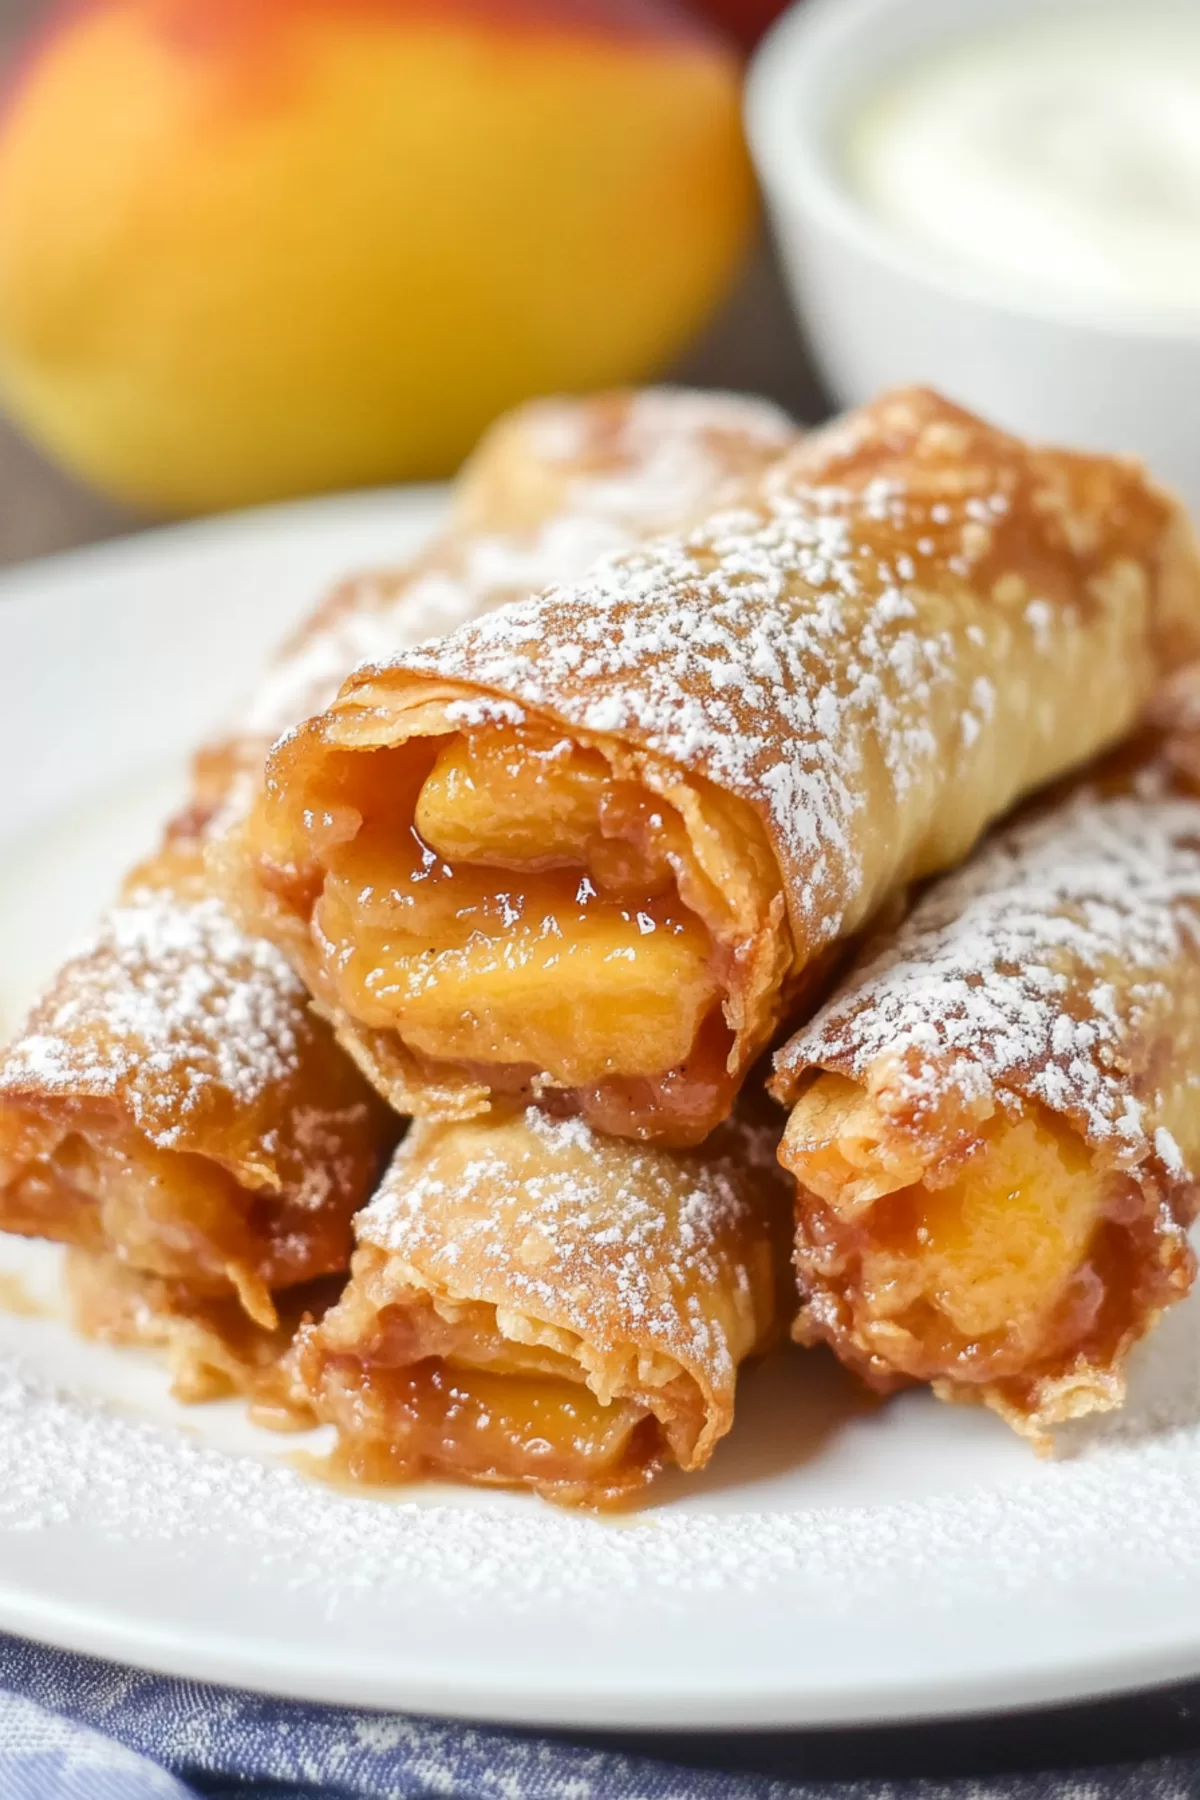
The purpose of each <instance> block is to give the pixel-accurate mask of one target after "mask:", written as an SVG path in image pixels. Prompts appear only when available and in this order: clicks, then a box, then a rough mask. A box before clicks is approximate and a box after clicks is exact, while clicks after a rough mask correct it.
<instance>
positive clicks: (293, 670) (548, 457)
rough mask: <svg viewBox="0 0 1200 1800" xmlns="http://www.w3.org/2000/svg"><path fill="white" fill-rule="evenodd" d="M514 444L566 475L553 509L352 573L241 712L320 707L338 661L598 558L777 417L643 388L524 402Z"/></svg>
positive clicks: (251, 727) (749, 459) (779, 436)
mask: <svg viewBox="0 0 1200 1800" xmlns="http://www.w3.org/2000/svg"><path fill="white" fill-rule="evenodd" d="M513 429H514V430H516V431H517V433H518V436H519V439H520V449H519V451H518V454H519V455H521V456H523V457H525V458H532V459H533V461H534V462H535V463H537V462H539V461H540V462H543V463H546V464H548V465H550V466H551V467H554V468H556V469H557V470H558V471H559V472H560V473H561V474H563V475H564V476H565V480H564V481H563V482H562V484H561V485H560V488H559V489H558V490H556V505H555V510H554V511H553V512H552V513H551V514H550V516H548V517H546V518H545V519H543V520H541V521H540V522H539V523H538V524H537V525H536V526H533V527H526V528H520V529H513V530H509V531H503V530H490V531H465V532H463V531H456V530H454V529H453V528H452V529H451V531H450V532H449V533H448V534H447V536H446V538H445V539H444V540H443V542H442V543H441V544H440V545H439V546H437V547H436V548H435V549H434V550H433V551H432V552H431V553H430V554H429V555H428V556H427V557H426V558H425V559H424V561H423V562H422V563H421V564H418V566H417V567H416V568H415V569H414V570H413V571H412V573H411V574H410V575H408V576H396V575H391V576H386V575H384V576H374V577H373V576H370V575H367V576H363V577H360V578H359V579H358V580H357V581H355V582H353V583H351V584H349V585H348V587H347V589H346V590H345V593H344V595H343V597H342V599H341V601H340V603H339V604H337V605H336V606H334V607H332V608H330V609H329V611H328V615H327V616H319V617H318V621H317V624H316V627H315V629H313V630H311V631H310V632H308V633H305V634H302V636H301V638H300V640H299V642H298V643H297V645H296V646H295V648H294V649H293V650H292V651H291V652H289V653H288V654H287V655H285V656H284V657H283V658H282V659H281V660H280V662H279V663H278V665H277V666H276V668H275V669H274V670H273V671H272V672H271V674H270V675H269V676H268V678H267V680H266V682H265V683H264V685H263V687H262V688H261V690H260V691H259V693H258V695H257V697H256V699H255V701H254V704H253V706H252V707H251V709H250V711H249V713H248V714H247V716H246V719H245V721H244V729H245V730H246V731H247V732H249V733H250V734H251V735H252V736H256V737H258V736H261V737H265V738H269V739H270V738H275V737H277V736H278V735H279V734H280V733H281V732H284V731H287V730H290V729H291V727H292V726H294V725H297V724H299V723H300V721H301V720H302V719H305V718H308V717H310V716H311V715H312V714H314V713H318V712H323V711H324V709H325V708H326V707H327V706H328V705H329V704H330V702H331V701H332V700H333V698H334V696H335V695H336V693H337V691H338V688H339V687H340V686H341V684H342V682H343V681H344V680H345V678H346V676H347V675H349V674H350V672H351V670H352V669H354V668H355V667H357V666H358V665H359V664H360V663H364V662H380V661H383V660H385V659H386V658H387V657H390V656H396V655H399V654H400V653H401V652H402V651H404V650H406V649H408V648H410V647H411V646H412V645H414V644H417V643H420V642H421V641H423V640H424V639H426V638H434V637H441V636H444V635H445V634H446V633H448V632H450V631H453V630H454V629H455V628H456V627H457V626H459V625H461V624H463V623H464V622H465V621H466V620H469V619H473V618H477V617H478V616H479V614H480V613H482V612H485V611H487V610H489V609H490V608H492V607H497V606H502V605H504V604H505V603H506V602H508V601H511V600H516V599H523V598H525V597H526V596H527V595H529V594H535V593H537V592H539V590H540V589H542V588H544V587H548V586H549V585H550V584H551V583H553V582H563V581H573V580H575V579H576V578H577V577H579V576H581V575H582V574H583V573H584V572H585V571H586V570H587V569H588V568H590V567H591V565H592V564H593V563H594V562H596V561H598V560H599V559H600V558H601V557H603V556H606V555H610V554H613V553H615V552H617V551H619V550H622V549H626V548H628V546H629V545H630V543H631V542H633V541H635V540H636V539H637V538H639V537H642V536H644V535H646V534H647V533H649V532H652V531H655V530H664V529H666V528H667V527H668V526H671V525H674V524H676V523H678V522H680V521H681V520H684V519H690V518H691V517H692V516H693V515H694V514H695V513H696V512H697V511H698V510H699V509H701V508H703V507H704V506H705V505H706V504H707V503H708V502H710V501H711V499H712V497H713V496H714V495H715V493H716V492H717V491H718V489H719V488H720V486H721V484H722V482H723V481H725V480H726V479H728V478H729V476H730V473H731V471H740V470H741V469H742V468H743V467H756V466H759V465H761V464H762V463H763V462H764V461H766V460H767V459H768V458H769V457H770V456H771V455H773V454H775V453H777V452H782V450H783V449H784V448H785V446H786V445H787V444H788V442H789V441H791V440H792V439H793V438H794V436H795V429H794V427H793V426H792V424H791V422H790V420H788V419H787V418H786V416H785V415H784V414H783V413H781V412H780V411H779V410H778V409H777V408H776V407H773V406H770V405H769V404H768V403H767V402H766V401H755V400H753V399H750V398H747V397H743V396H740V395H734V394H721V393H706V392H692V391H689V390H686V389H681V388H656V389H646V390H644V391H641V392H638V393H633V394H629V395H621V396H612V397H601V398H600V399H599V400H597V401H586V400H585V401H578V400H575V401H571V400H544V401H535V402H533V403H532V404H531V405H529V406H527V407H525V408H524V409H522V411H521V412H520V413H519V414H518V415H517V416H516V420H515V422H514V427H513Z"/></svg>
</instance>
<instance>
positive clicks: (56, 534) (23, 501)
mask: <svg viewBox="0 0 1200 1800" xmlns="http://www.w3.org/2000/svg"><path fill="white" fill-rule="evenodd" d="M50 3H51V0H0V79H2V78H3V71H4V68H5V66H7V65H8V64H9V63H10V61H11V59H12V56H13V54H14V52H15V49H16V46H17V44H18V43H19V41H20V38H21V36H22V34H23V33H24V32H26V31H27V30H28V29H29V27H30V25H31V24H36V22H37V20H38V19H39V18H40V17H44V16H45V15H46V13H47V12H48V10H49V7H50ZM667 373H669V374H670V375H672V376H673V377H675V378H677V379H680V380H685V381H694V382H696V383H698V384H700V385H704V386H714V387H731V388H747V389H750V390H753V391H755V392H757V393H763V394H769V395H770V396H771V397H772V398H773V399H776V400H778V401H780V403H781V404H783V405H785V406H787V407H788V408H789V409H790V410H791V411H793V412H794V413H795V414H796V415H797V417H800V418H813V417H816V416H818V415H819V413H820V411H821V410H822V403H821V401H820V399H819V396H818V394H817V391H816V388H815V386H814V383H813V379H812V376H811V374H810V372H809V370H808V367H807V365H806V362H805V359H804V354H803V350H802V348H801V345H800V342H799V339H798V336H797V333H796V329H795V326H794V324H793V322H792V319H791V316H790V314H789V311H788V305H787V300H786V298H785V296H784V292H783V288H782V284H781V282H780V279H779V275H778V271H777V269H776V267H775V262H774V258H773V256H772V255H771V252H770V250H769V248H768V247H767V246H766V245H765V243H764V244H763V245H762V247H761V248H760V250H759V252H758V254H757V255H756V256H755V257H754V259H753V261H752V262H751V265H750V267H749V268H748V269H747V270H746V273H745V275H744V277H743V279H742V280H741V281H740V283H739V284H738V287H737V289H736V291H735V293H734V294H733V296H732V297H731V299H730V301H729V303H728V305H727V306H726V307H725V308H724V309H723V311H722V313H721V315H720V317H719V318H718V319H716V320H715V321H714V323H713V325H712V326H711V327H710V329H709V330H708V331H707V333H706V334H705V336H704V338H703V340H702V341H701V342H700V343H699V344H697V345H696V346H695V348H694V349H693V350H692V352H691V353H690V354H689V355H688V356H687V357H686V358H685V359H684V360H683V362H682V363H681V364H679V366H678V367H677V368H675V369H673V370H670V371H667ZM148 523H153V521H151V520H147V519H145V518H143V517H139V516H138V515H137V514H135V513H131V512H129V511H127V510H125V509H124V508H122V507H118V506H114V505H113V504H111V503H110V502H109V501H106V500H103V499H101V498H100V496H99V495H97V494H93V493H91V492H89V491H88V490H87V489H86V488H84V487H82V486H81V485H80V484H79V483H78V482H76V481H73V480H72V479H71V478H70V477H69V476H67V475H64V474H62V473H61V472H60V471H59V470H57V469H55V468H53V467H52V466H51V465H50V464H49V463H48V462H47V461H46V460H45V459H44V458H43V457H42V456H40V455H39V453H38V452H37V451H36V450H35V449H34V448H33V447H32V445H30V444H29V443H28V441H27V440H26V439H24V438H23V437H22V436H21V434H20V433H19V432H18V431H17V430H16V429H15V428H14V427H13V426H12V425H11V424H9V422H8V421H7V420H6V419H4V418H2V417H0V564H5V563H14V562H20V561H22V560H24V559H25V558H26V557H30V556H41V555H44V554H46V553H47V552H49V551H53V550H65V549H68V548H70V547H72V546H73V545H76V544H87V543H91V542H93V541H94V540H95V539H98V538H104V537H112V536H115V535H116V534H117V533H119V532H123V531H136V530H137V529H138V528H139V527H140V526H142V525H144V524H148Z"/></svg>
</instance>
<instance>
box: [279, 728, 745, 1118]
mask: <svg viewBox="0 0 1200 1800" xmlns="http://www.w3.org/2000/svg"><path fill="white" fill-rule="evenodd" d="M420 749H423V750H424V751H425V752H426V753H427V756H428V761H427V764H426V770H425V772H424V776H423V779H422V780H421V782H420V786H419V789H418V790H417V791H416V792H415V794H414V791H413V782H412V761H413V751H414V750H420ZM406 754H407V761H406V762H403V763H397V762H395V761H393V760H392V759H394V758H396V757H397V756H401V757H403V756H405V755H406ZM351 761H352V762H354V763H357V764H358V770H357V771H356V772H355V775H354V778H353V780H352V782H351V784H350V790H349V792H348V793H347V795H346V799H347V800H348V801H349V802H350V803H351V805H352V808H353V810H352V812H351V811H349V809H348V808H342V809H341V810H340V811H334V812H333V813H331V814H330V815H328V816H329V818H330V820H331V827H332V828H331V831H330V837H331V838H332V839H333V840H334V841H331V842H328V843H327V844H326V845H325V847H324V848H323V849H322V859H323V862H324V866H325V879H324V884H323V889H322V892H321V894H320V897H319V899H318V901H317V903H316V907H315V909H314V913H313V921H312V929H313V935H314V939H315V942H316V943H317V945H318V947H319V950H320V953H321V956H322V961H323V965H324V968H325V971H326V974H327V977H328V978H329V980H330V982H331V983H332V986H333V990H334V997H335V998H336V1000H337V1002H338V1003H339V1004H340V1005H341V1006H342V1007H343V1008H344V1009H345V1011H346V1012H348V1013H349V1014H350V1015H351V1016H352V1017H353V1018H355V1019H356V1020H358V1021H359V1022H360V1023H362V1024H365V1025H368V1026H371V1027H373V1028H376V1029H379V1028H384V1029H395V1030H397V1031H399V1032H400V1034H401V1035H402V1037H403V1039H404V1042H405V1044H406V1045H407V1046H408V1047H409V1048H410V1050H413V1051H415V1052H416V1053H417V1054H418V1055H419V1056H421V1057H422V1058H426V1059H430V1060H432V1061H433V1062H435V1063H449V1064H454V1065H457V1066H459V1067H466V1068H468V1069H471V1070H473V1071H475V1072H477V1071H478V1070H479V1069H480V1067H482V1068H483V1069H484V1071H485V1079H487V1080H488V1081H489V1082H490V1083H491V1084H492V1085H497V1083H496V1080H495V1077H496V1072H497V1071H498V1070H499V1069H500V1068H505V1069H508V1070H509V1071H515V1072H517V1074H518V1077H519V1079H520V1080H521V1081H523V1082H528V1081H531V1080H533V1079H535V1078H539V1077H540V1078H541V1079H542V1080H543V1081H544V1083H545V1084H546V1085H549V1086H551V1087H556V1088H560V1089H567V1090H572V1091H574V1093H575V1095H576V1096H577V1097H580V1096H582V1097H583V1102H582V1103H583V1109H584V1110H585V1111H586V1110H587V1104H586V1096H587V1093H588V1091H589V1090H593V1089H596V1088H597V1087H604V1086H605V1085H611V1084H614V1083H616V1084H620V1083H623V1082H624V1083H628V1082H629V1081H636V1080H642V1079H645V1078H650V1079H651V1080H652V1081H661V1080H664V1079H667V1080H670V1081H672V1082H673V1083H674V1089H673V1093H674V1091H676V1090H677V1089H678V1087H679V1071H680V1069H681V1067H682V1066H684V1065H687V1064H688V1062H689V1059H690V1058H691V1059H695V1058H696V1055H697V1047H698V1045H703V1046H704V1053H705V1058H706V1060H707V1062H708V1063H712V1064H715V1065H716V1073H717V1075H718V1078H719V1076H720V1074H722V1073H723V1067H724V1063H725V1062H726V1061H727V1059H728V1051H729V1045H730V1042H731V1034H730V1033H729V1032H728V1030H727V1029H726V1028H725V1027H724V1025H723V1022H722V1020H721V1003H722V999H723V994H724V985H723V982H722V979H721V967H720V965H721V960H722V959H721V956H720V954H719V952H718V950H717V948H716V946H715V944H714V939H713V936H712V934H711V933H710V931H709V929H708V927H707V925H706V924H705V922H704V920H703V919H702V918H701V916H700V915H699V913H698V912H697V911H696V910H695V909H694V907H693V906H690V905H688V904H685V902H684V900H683V899H682V898H681V895H680V885H681V878H682V881H683V884H684V885H685V887H688V889H689V892H691V891H692V889H694V888H696V887H697V886H700V885H702V884H701V883H700V882H699V881H698V879H697V878H695V877H694V876H693V875H692V870H691V865H692V854H691V850H690V846H689V843H688V838H687V833H686V831H685V829H684V825H683V822H682V820H681V818H680V817H679V815H678V813H677V812H676V811H675V810H674V809H673V808H672V807H670V806H669V805H667V804H666V803H665V802H664V801H662V800H660V799H658V798H656V797H655V796H654V795H652V794H651V793H650V792H648V791H647V790H646V789H645V788H644V787H643V786H642V785H641V784H640V783H638V782H635V781H629V780H623V779H620V778H619V777H618V776H617V774H615V773H614V770H613V769H612V767H611V766H610V764H609V762H608V760H607V759H606V758H605V757H604V756H602V755H601V754H600V752H599V751H596V750H592V749H588V748H583V747H581V746H579V745H577V744H574V743H571V742H568V741H564V740H561V739H556V738H555V737H554V736H553V734H551V733H549V732H546V731H544V730H535V729H533V728H527V727H520V728H518V727H505V728H503V729H501V728H496V727H493V728H491V729H485V728H480V729H478V730H475V731H471V732H464V733H462V734H459V735H453V736H448V737H442V738H439V739H436V740H433V741H432V743H430V742H428V741H426V742H425V743H423V744H418V745H414V746H404V747H403V749H402V750H401V751H399V752H397V751H391V752H383V753H376V755H374V756H371V757H363V758H352V759H351ZM405 775H406V776H407V785H408V790H409V791H408V795H407V799H406V800H405V798H404V797H403V789H404V786H405V780H404V777H405ZM398 796H399V798H398ZM347 817H348V818H349V820H350V823H349V826H348V827H346V826H344V825H343V823H342V821H343V820H345V819H346V818H347ZM338 840H340V841H338ZM693 897H694V896H693ZM714 1024H715V1025H716V1026H717V1027H718V1029H717V1031H716V1032H715V1033H714V1031H713V1029H712V1027H713V1025H714ZM706 1025H707V1026H708V1030H707V1032H705V1030H704V1028H705V1027H706ZM704 1074H705V1079H706V1081H707V1082H708V1084H709V1087H710V1088H711V1086H712V1083H713V1077H714V1070H713V1069H712V1068H707V1067H706V1069H705V1072H704ZM673 1103H674V1101H673ZM711 1103H712V1102H711V1094H710V1093H708V1092H706V1094H705V1098H704V1102H703V1104H704V1105H705V1106H706V1107H711ZM632 1110H634V1111H636V1106H634V1107H632ZM722 1110H724V1106H723V1104H722V1105H721V1106H719V1109H718V1112H717V1116H718V1117H719V1116H720V1111H722ZM713 1122H715V1121H714V1120H713V1119H710V1118H706V1119H705V1120H704V1121H703V1122H701V1123H700V1124H698V1125H697V1126H696V1132H698V1133H699V1134H700V1135H703V1130H704V1129H706V1128H707V1126H708V1125H710V1124H711V1123H713ZM634 1129H635V1130H636V1121H634ZM685 1129H686V1128H685ZM693 1135H695V1133H693Z"/></svg>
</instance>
